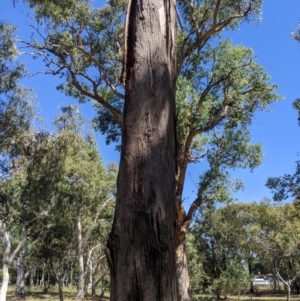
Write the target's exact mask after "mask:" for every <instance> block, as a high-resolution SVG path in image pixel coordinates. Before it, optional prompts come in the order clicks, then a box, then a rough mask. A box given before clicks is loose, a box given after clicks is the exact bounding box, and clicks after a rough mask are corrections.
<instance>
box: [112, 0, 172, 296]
mask: <svg viewBox="0 0 300 301" xmlns="http://www.w3.org/2000/svg"><path fill="white" fill-rule="evenodd" d="M175 16H176V11H175V3H174V2H173V1H170V0H152V1H150V0H141V1H136V0H132V1H130V3H129V6H128V11H127V21H126V35H125V71H124V80H125V90H126V96H125V109H124V128H123V136H122V151H121V159H120V169H119V176H118V182H117V200H116V210H115V217H114V222H113V228H112V232H111V234H110V237H109V240H108V249H107V255H108V262H109V264H110V268H111V297H110V298H111V300H113V301H118V300H126V301H130V300H138V301H143V300H147V301H152V300H153V301H162V300H166V301H172V300H177V290H176V267H175V226H176V208H175V207H176V206H175V174H176V170H175V169H176V164H175V163H176V162H175V161H176V151H175V71H176V70H175V68H176V67H175V66H176V41H175V37H176V32H175V31H176V24H175V23H176V22H175Z"/></svg>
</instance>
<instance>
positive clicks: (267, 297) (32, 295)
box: [6, 285, 300, 301]
mask: <svg viewBox="0 0 300 301" xmlns="http://www.w3.org/2000/svg"><path fill="white" fill-rule="evenodd" d="M15 292H16V287H15V286H14V285H10V286H9V289H8V294H7V299H6V300H7V301H21V300H25V301H54V300H55V301H57V300H59V295H58V289H57V288H56V287H54V286H53V287H50V288H49V290H48V292H47V294H45V293H44V292H43V288H41V287H35V288H34V289H33V290H32V291H28V288H27V290H26V296H25V298H20V297H18V296H16V294H15ZM96 294H97V296H99V295H100V291H97V292H96ZM108 299H109V292H106V293H105V296H104V298H100V297H91V296H89V295H88V294H87V296H86V298H85V300H87V301H107V300H108ZM291 299H292V300H293V301H294V300H295V301H296V300H299V301H300V295H296V294H293V293H292V294H291ZM75 300H76V288H74V287H73V288H67V287H65V288H64V301H75ZM222 300H224V299H222ZM226 300H227V301H238V300H239V301H284V300H286V291H284V289H281V290H280V291H277V292H275V293H274V292H273V291H272V290H266V289H259V290H258V291H257V292H255V293H244V294H240V296H238V295H228V296H227V299H226ZM193 301H216V299H215V298H214V297H213V296H211V295H197V296H194V298H193Z"/></svg>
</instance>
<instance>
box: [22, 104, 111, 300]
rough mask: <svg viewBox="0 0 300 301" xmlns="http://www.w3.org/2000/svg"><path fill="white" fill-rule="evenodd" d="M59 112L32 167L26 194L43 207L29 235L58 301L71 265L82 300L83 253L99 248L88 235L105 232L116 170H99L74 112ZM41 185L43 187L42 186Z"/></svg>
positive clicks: (71, 108)
mask: <svg viewBox="0 0 300 301" xmlns="http://www.w3.org/2000/svg"><path fill="white" fill-rule="evenodd" d="M62 111H63V113H62V114H61V115H59V116H57V118H56V120H55V125H56V127H57V130H56V132H55V133H52V134H49V135H47V142H46V143H45V144H44V145H43V148H41V151H42V160H41V161H40V162H39V164H38V163H37V162H34V161H32V163H33V164H32V165H31V166H30V167H31V170H30V173H29V175H30V181H29V185H28V187H27V188H28V190H30V191H32V194H33V195H34V196H36V198H35V202H37V203H38V204H39V206H40V207H43V206H44V207H45V209H44V211H43V213H42V214H40V216H39V219H38V220H37V221H36V224H35V227H34V229H32V235H33V236H35V237H36V239H38V241H39V243H38V244H39V250H37V251H36V252H37V254H36V256H38V257H40V258H41V259H43V262H48V264H50V266H51V270H52V273H53V275H54V276H55V279H56V281H57V283H58V286H59V293H60V299H61V300H62V299H63V292H62V289H63V285H64V282H65V280H66V277H68V276H69V273H70V270H71V266H73V265H74V260H75V259H76V260H77V264H76V263H75V266H76V267H77V269H76V270H77V271H78V273H77V274H78V277H77V279H78V293H77V297H78V298H79V299H82V298H83V297H84V291H85V287H84V285H85V278H86V274H87V267H86V265H88V263H89V256H90V255H89V252H88V248H93V247H94V246H95V245H97V244H98V243H99V241H98V242H95V240H94V241H91V235H92V234H93V233H94V231H97V232H96V233H99V232H100V233H101V231H102V232H103V231H104V230H103V229H104V228H107V227H108V226H110V225H109V224H110V219H111V217H112V210H113V203H114V202H113V198H114V189H115V188H114V186H115V178H116V168H115V167H114V166H113V165H110V167H109V169H108V170H107V169H106V168H105V166H104V165H103V163H102V160H101V158H100V156H99V152H98V150H97V147H96V144H95V141H94V139H93V137H92V135H91V134H89V133H87V132H86V129H85V128H84V126H85V123H84V120H83V118H82V116H81V115H80V113H79V111H78V108H77V107H76V106H69V107H63V108H62ZM42 179H44V181H46V182H47V184H46V185H45V186H44V185H41V184H42V182H41V181H42ZM44 184H45V183H44ZM45 189H46V191H45ZM33 190H34V191H35V192H34V191H33ZM75 233H77V235H74V234H75ZM93 244H94V245H93ZM76 248H77V252H74V249H76ZM85 259H86V262H87V263H86V265H85V264H84V260H85Z"/></svg>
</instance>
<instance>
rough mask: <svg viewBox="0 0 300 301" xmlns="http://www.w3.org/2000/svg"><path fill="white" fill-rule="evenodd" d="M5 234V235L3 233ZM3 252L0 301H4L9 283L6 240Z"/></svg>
mask: <svg viewBox="0 0 300 301" xmlns="http://www.w3.org/2000/svg"><path fill="white" fill-rule="evenodd" d="M5 234H6V233H5ZM3 247H4V252H3V264H2V285H1V291H0V301H6V294H7V288H8V283H9V271H8V268H9V264H10V262H9V254H10V241H9V238H7V243H6V244H5V245H4V244H3Z"/></svg>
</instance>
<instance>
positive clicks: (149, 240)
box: [25, 0, 278, 300]
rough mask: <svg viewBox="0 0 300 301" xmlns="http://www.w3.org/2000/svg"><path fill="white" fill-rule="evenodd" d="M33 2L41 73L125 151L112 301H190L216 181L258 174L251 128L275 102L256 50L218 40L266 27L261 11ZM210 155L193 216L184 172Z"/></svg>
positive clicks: (191, 4) (110, 253)
mask: <svg viewBox="0 0 300 301" xmlns="http://www.w3.org/2000/svg"><path fill="white" fill-rule="evenodd" d="M27 2H28V3H29V5H30V6H31V7H33V8H34V9H35V15H36V18H37V20H38V23H39V24H41V25H43V29H42V30H41V29H40V28H41V27H39V26H36V32H37V33H38V35H37V38H36V39H35V40H32V41H27V42H25V43H26V44H27V45H28V46H29V47H34V48H35V49H36V54H37V55H40V56H42V58H43V60H44V62H45V64H46V66H47V67H48V69H47V70H46V72H45V73H49V74H54V75H60V76H62V77H63V78H64V80H65V82H64V83H63V84H62V85H60V86H59V89H61V90H63V91H65V93H66V94H67V95H70V96H73V97H76V98H78V99H79V100H80V101H86V100H88V99H92V100H93V101H94V103H95V107H96V110H97V112H98V118H97V120H96V123H97V125H98V127H99V129H100V131H101V132H102V133H105V134H106V137H107V142H119V141H121V157H120V169H119V176H118V184H117V202H116V211H115V218H114V223H113V229H112V232H111V235H110V238H109V240H108V248H107V257H108V262H109V263H110V271H111V299H112V300H129V299H130V300H131V299H132V300H143V299H145V298H147V300H176V299H177V295H178V298H179V299H182V300H190V296H189V295H188V287H187V285H186V284H187V283H188V281H187V278H188V275H187V269H186V264H185V250H184V243H185V233H186V229H187V227H188V226H189V225H190V223H191V220H192V217H193V215H194V213H195V211H196V209H197V207H198V206H199V204H200V203H201V202H203V201H204V195H209V192H208V191H209V187H210V188H212V186H209V185H208V182H207V181H208V179H209V178H211V179H214V176H220V177H221V178H224V175H225V173H226V172H225V170H226V168H231V167H239V166H242V167H248V166H250V167H255V166H256V165H257V164H258V163H259V157H260V154H261V152H260V148H259V146H258V145H249V143H250V137H249V133H248V132H247V126H248V125H249V124H250V123H251V120H252V117H253V114H254V112H255V111H256V110H257V109H259V108H265V107H267V106H268V105H269V104H270V103H271V102H272V101H274V100H275V99H276V98H278V96H277V95H276V94H275V92H274V91H275V87H274V86H273V85H271V84H270V83H269V78H268V76H267V75H266V74H265V72H264V70H263V69H262V68H261V67H260V66H258V64H256V63H255V62H254V59H253V55H252V52H251V51H250V50H249V49H246V48H244V47H232V46H231V44H230V43H229V42H221V43H220V44H219V46H218V47H216V46H215V45H216V44H218V39H219V33H220V32H221V31H222V30H224V29H227V30H228V29H235V28H237V27H238V26H239V24H240V23H241V22H243V21H253V20H257V19H259V18H260V13H261V5H262V0H249V1H229V0H222V1H221V0H213V1H212V0H205V1H179V2H178V3H177V4H176V6H175V5H174V4H173V2H172V3H171V2H170V1H167V0H166V1H162V2H161V1H155V2H153V1H152V2H151V3H150V1H148V0H145V1H143V2H136V1H129V2H128V3H127V1H121V0H120V1H115V0H113V1H109V2H107V4H106V5H104V6H103V7H102V8H94V7H92V5H91V3H90V1H88V0H82V1H80V0H67V1H64V2H61V1H57V0H52V1H47V2H46V1H42V0H28V1H27ZM176 87H177V96H176V97H175V95H176V93H175V92H176ZM175 98H176V99H175ZM175 101H176V106H175ZM207 136H208V137H207ZM121 137H122V139H120V138H121ZM239 141H240V142H239ZM232 143H233V145H231V144H232ZM231 148H232V149H234V151H233V153H234V155H232V154H231V153H230V149H231ZM221 153H222V155H223V156H224V157H222V158H221V155H220V154H221ZM205 155H207V157H208V160H210V164H212V165H213V167H212V168H211V170H210V171H208V172H206V173H204V174H203V175H202V177H201V179H204V180H203V181H202V182H201V185H200V189H199V197H198V198H197V199H196V200H195V201H194V202H193V204H192V206H191V208H190V210H188V213H187V214H186V213H185V211H184V209H183V206H182V191H183V186H184V180H185V175H186V170H187V166H188V164H189V163H192V162H197V161H200V160H201V158H202V157H205ZM220 169H221V171H220ZM205 179H206V180H207V181H206V180H205ZM218 181H219V182H220V178H219V180H218ZM175 221H176V222H175ZM174 225H175V227H174ZM176 275H177V276H176Z"/></svg>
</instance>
